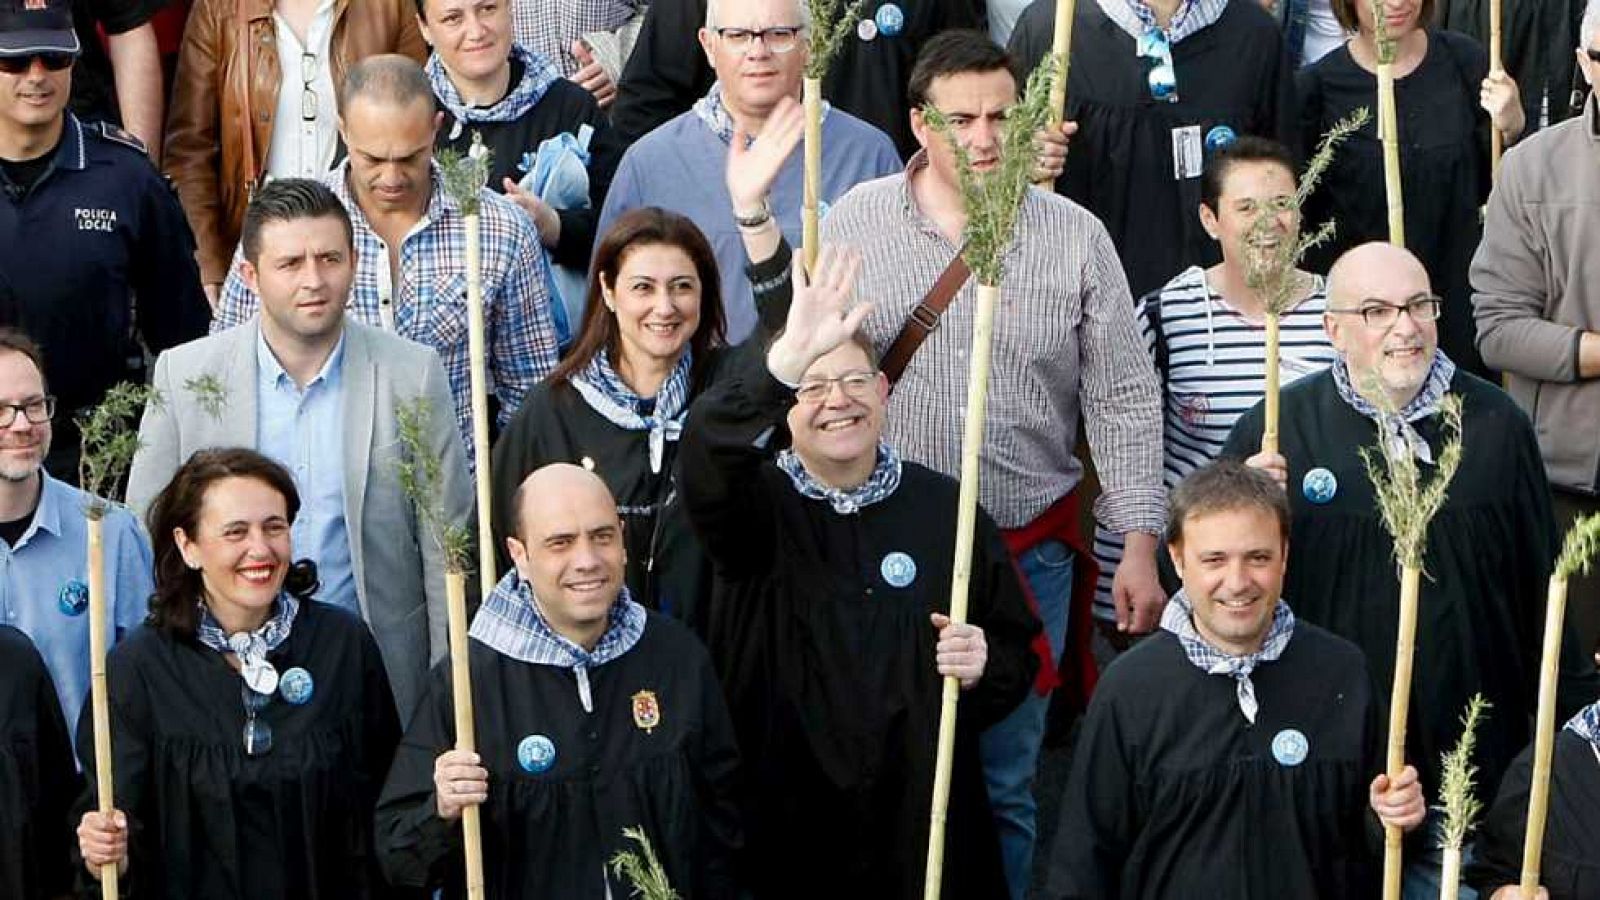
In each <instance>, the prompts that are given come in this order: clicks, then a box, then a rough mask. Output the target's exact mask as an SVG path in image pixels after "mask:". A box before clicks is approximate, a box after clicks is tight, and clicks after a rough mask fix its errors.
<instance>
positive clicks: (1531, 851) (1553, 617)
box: [1521, 574, 1567, 900]
mask: <svg viewBox="0 0 1600 900" xmlns="http://www.w3.org/2000/svg"><path fill="white" fill-rule="evenodd" d="M1566 614H1567V579H1566V578H1564V577H1562V576H1561V575H1560V574H1552V575H1551V576H1550V589H1549V595H1548V602H1547V603H1546V605H1545V618H1544V655H1543V657H1542V658H1541V660H1540V664H1539V716H1538V719H1537V722H1536V725H1535V727H1536V729H1537V730H1536V731H1535V732H1534V739H1533V783H1532V784H1531V785H1530V786H1529V791H1528V830H1527V833H1526V834H1525V836H1524V839H1523V843H1522V881H1521V896H1522V898H1523V900H1533V898H1534V897H1535V896H1536V895H1537V894H1538V892H1539V866H1540V860H1541V858H1542V857H1543V855H1544V826H1545V818H1546V816H1547V814H1548V813H1549V811H1550V760H1551V757H1552V756H1553V755H1554V753H1555V745H1556V675H1557V669H1558V668H1559V663H1560V660H1561V631H1562V625H1563V622H1564V620H1565V619H1566Z"/></svg>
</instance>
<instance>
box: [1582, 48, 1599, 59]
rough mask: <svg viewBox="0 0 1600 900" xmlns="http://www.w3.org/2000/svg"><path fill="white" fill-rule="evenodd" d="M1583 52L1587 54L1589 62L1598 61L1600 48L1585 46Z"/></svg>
mask: <svg viewBox="0 0 1600 900" xmlns="http://www.w3.org/2000/svg"><path fill="white" fill-rule="evenodd" d="M1583 52H1584V53H1587V54H1588V55H1589V59H1590V61H1591V62H1600V50H1596V49H1594V48H1593V47H1586V48H1584V51H1583Z"/></svg>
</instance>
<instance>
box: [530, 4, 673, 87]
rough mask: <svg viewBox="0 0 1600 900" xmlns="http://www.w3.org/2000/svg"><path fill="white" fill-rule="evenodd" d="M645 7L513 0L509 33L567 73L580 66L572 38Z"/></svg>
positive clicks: (612, 25)
mask: <svg viewBox="0 0 1600 900" xmlns="http://www.w3.org/2000/svg"><path fill="white" fill-rule="evenodd" d="M644 7H645V0H516V2H514V3H513V4H512V6H511V18H512V21H513V23H514V29H513V32H512V33H513V34H514V35H515V36H516V42H517V43H519V44H521V45H522V46H524V47H527V48H528V49H529V50H532V51H533V52H535V53H537V54H539V55H540V56H542V57H544V58H545V59H548V60H550V61H551V62H553V63H555V64H556V68H557V69H560V70H561V74H562V75H563V76H568V77H570V76H571V75H572V73H574V72H576V71H578V69H579V68H580V66H579V65H578V60H577V58H576V57H574V56H573V55H572V42H573V41H575V40H577V39H578V38H580V37H582V36H583V35H585V34H588V33H590V32H594V31H615V30H616V29H618V28H620V27H622V26H623V25H624V24H626V23H627V22H628V20H629V19H632V18H633V17H634V16H636V15H638V14H639V11H640V10H642V9H644ZM697 52H698V51H697Z"/></svg>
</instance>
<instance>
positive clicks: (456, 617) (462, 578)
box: [444, 571, 483, 900]
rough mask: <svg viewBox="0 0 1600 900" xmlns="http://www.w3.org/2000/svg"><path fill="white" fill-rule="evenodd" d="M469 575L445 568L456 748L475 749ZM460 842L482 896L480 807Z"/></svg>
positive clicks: (471, 886) (471, 813)
mask: <svg viewBox="0 0 1600 900" xmlns="http://www.w3.org/2000/svg"><path fill="white" fill-rule="evenodd" d="M466 581H467V576H466V573H464V572H460V571H452V572H446V573H445V578H444V588H445V605H446V607H447V612H448V616H449V628H450V693H451V696H452V698H453V701H454V704H455V712H456V749H457V750H464V751H466V752H468V753H475V752H477V749H478V743H477V740H476V739H475V738H474V736H473V730H472V675H471V668H470V665H469V658H468V650H467V585H466ZM461 843H462V845H463V849H464V850H465V852H466V858H467V859H466V866H467V897H468V898H469V900H483V831H482V826H481V823H480V820H479V818H478V807H477V806H468V807H466V808H465V809H463V810H461Z"/></svg>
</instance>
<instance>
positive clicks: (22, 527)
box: [0, 413, 39, 547]
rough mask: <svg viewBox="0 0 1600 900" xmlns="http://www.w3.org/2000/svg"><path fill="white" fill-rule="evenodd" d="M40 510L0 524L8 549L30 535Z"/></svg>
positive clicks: (2, 536) (0, 535) (29, 511)
mask: <svg viewBox="0 0 1600 900" xmlns="http://www.w3.org/2000/svg"><path fill="white" fill-rule="evenodd" d="M18 415H21V413H18ZM38 509H39V507H38V505H37V504H35V505H34V507H33V509H30V510H28V514H27V515H25V516H23V517H22V518H20V519H12V520H11V521H9V522H0V541H5V542H6V546H7V547H15V546H17V541H20V540H22V536H23V535H24V534H27V533H28V526H29V525H32V524H33V514H34V513H35V512H37V511H38Z"/></svg>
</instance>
